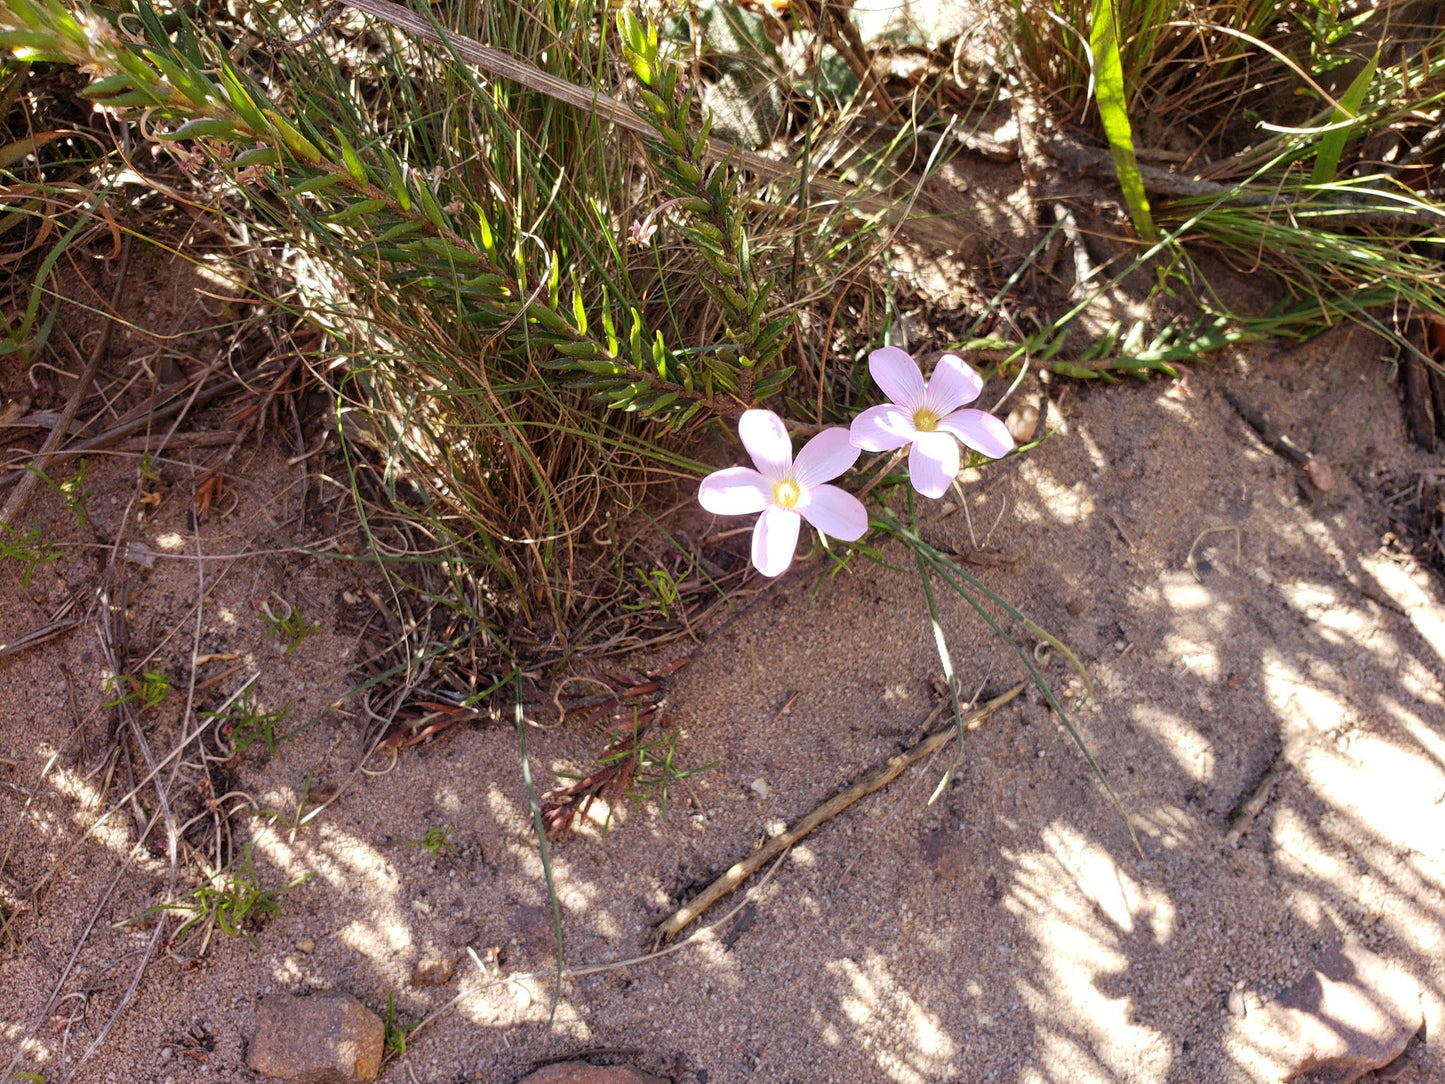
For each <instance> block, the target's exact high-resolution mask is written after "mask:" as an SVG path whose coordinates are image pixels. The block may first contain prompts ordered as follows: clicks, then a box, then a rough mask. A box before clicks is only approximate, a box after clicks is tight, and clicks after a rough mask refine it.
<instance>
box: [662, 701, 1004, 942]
mask: <svg viewBox="0 0 1445 1084" xmlns="http://www.w3.org/2000/svg"><path fill="white" fill-rule="evenodd" d="M1026 684H1027V682H1022V681H1021V682H1019V683H1018V684H1017V685H1015V686H1014V687H1013V688H1012V689H1010V690H1009V691H1008V692H1006V693H1004V694H1003V695H1002V696H996V697H994V698H993V699H992V700H990V701H988V703H986V704H983V705H981V706H979V707H977V708H974V709H973V710H972V711H971V712H969V713H968V714H967V715H965V716H964V717H963V729H964V730H965V731H971V730H977V729H978V728H979V727H980V726H981V725H982V724H983V721H984V720H985V719H987V718H988V717H989V716H990V715H992V714H993V713H994V712H996V711H998V709H999V708H1001V707H1003V706H1004V705H1005V704H1007V703H1008V702H1009V701H1010V700H1012V699H1013V698H1014V697H1016V696H1018V695H1019V693H1021V692H1023V691H1024V687H1025V685H1026ZM945 706H946V705H939V707H938V708H936V709H935V710H934V712H933V714H932V715H930V716H929V717H928V721H927V723H925V724H924V725H925V726H926V725H928V723H932V722H933V721H934V720H935V719H937V718H938V717H939V716H940V715H941V714H943V711H944V708H945ZM957 734H958V728H957V727H953V726H950V727H948V728H946V729H944V730H940V731H937V732H936V733H933V734H930V735H928V737H926V738H924V739H923V740H922V741H921V742H919V743H918V744H917V745H915V746H914V747H913V748H911V749H908V750H905V751H904V752H902V753H898V754H897V755H895V756H891V757H889V758H888V759H887V760H885V761H884V762H883V763H882V764H879V765H878V766H877V767H875V768H873V769H871V770H870V771H868V772H867V773H866V774H864V775H863V776H861V777H859V778H858V779H857V780H855V781H854V782H853V783H852V784H851V785H850V786H849V787H848V788H847V789H846V790H843V791H841V792H839V793H838V794H835V795H833V797H831V798H829V799H828V800H827V801H826V802H824V803H823V804H822V805H820V806H818V807H817V808H816V809H814V810H813V811H812V812H811V813H809V814H808V815H807V816H805V817H804V818H803V819H802V820H800V821H798V822H797V823H795V824H794V825H793V826H792V827H790V828H789V829H788V830H787V831H786V832H784V833H783V834H782V835H780V836H776V837H774V838H773V839H770V840H768V841H767V842H766V843H764V844H763V845H762V846H761V847H759V848H758V849H757V850H756V851H754V852H753V853H752V854H750V855H748V857H746V858H744V859H743V860H742V861H741V862H738V863H737V864H736V865H734V866H733V867H732V868H731V869H730V870H728V871H727V872H726V873H724V874H723V875H722V876H721V877H719V878H718V879H717V880H716V881H714V882H713V883H712V884H710V885H708V886H707V887H706V888H704V889H703V890H702V891H701V892H699V893H698V894H697V895H696V896H694V897H693V898H692V900H691V902H689V903H688V904H686V905H685V906H683V907H680V908H678V909H677V911H676V912H674V913H673V914H672V915H671V916H670V917H669V918H667V919H666V920H665V921H664V922H662V923H661V924H660V925H659V926H658V927H657V939H658V940H659V941H666V940H669V939H670V938H673V937H676V936H677V935H678V933H679V932H680V931H682V930H683V929H684V928H685V927H686V926H687V925H688V924H689V923H690V922H692V921H693V920H695V919H696V918H697V917H698V916H699V915H701V914H702V913H703V912H704V911H706V910H707V909H708V908H709V907H711V906H712V905H713V904H715V903H716V902H717V901H718V900H720V899H722V897H724V896H726V895H727V894H728V893H729V892H731V891H732V890H733V889H735V888H737V887H738V885H740V884H742V883H743V882H744V881H746V880H747V879H748V878H749V877H751V876H752V875H753V874H754V873H756V872H757V871H758V870H759V869H761V868H762V867H763V866H765V865H766V864H767V863H768V862H770V861H772V860H773V859H774V858H776V857H777V856H778V855H780V854H782V853H783V852H784V851H786V850H787V849H788V848H789V847H791V846H792V845H793V844H794V843H797V842H798V840H800V839H802V838H803V837H804V836H806V835H807V834H808V833H809V832H811V831H812V830H813V829H814V828H816V827H818V825H820V824H823V823H825V822H827V821H830V820H832V819H833V818H834V817H836V816H837V815H838V814H839V813H841V812H843V810H845V809H847V808H848V807H849V806H850V805H852V804H853V803H854V802H856V801H857V800H858V799H859V798H863V797H866V796H867V795H869V794H872V793H873V792H874V791H875V790H879V789H881V788H883V787H886V786H887V785H888V784H889V783H891V782H893V780H895V779H897V778H898V776H900V775H901V774H902V773H903V772H904V770H905V769H907V768H909V767H912V766H913V765H914V764H917V763H918V762H919V761H920V760H923V759H924V758H925V757H927V756H929V755H930V754H931V753H933V752H934V750H936V749H938V748H939V747H940V746H942V745H943V744H944V743H945V742H947V741H949V740H950V739H952V738H954V737H956V736H957Z"/></svg>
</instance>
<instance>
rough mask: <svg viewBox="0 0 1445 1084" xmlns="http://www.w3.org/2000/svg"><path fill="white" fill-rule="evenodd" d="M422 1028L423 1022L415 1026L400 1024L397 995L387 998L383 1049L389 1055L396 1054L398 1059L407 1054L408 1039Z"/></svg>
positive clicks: (418, 1022) (390, 995)
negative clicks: (397, 1018) (398, 1020)
mask: <svg viewBox="0 0 1445 1084" xmlns="http://www.w3.org/2000/svg"><path fill="white" fill-rule="evenodd" d="M420 1026H421V1021H417V1022H416V1023H415V1024H399V1023H397V1020H396V995H395V994H388V995H387V997H386V1031H385V1033H384V1038H383V1040H382V1048H383V1049H384V1050H385V1051H386V1052H387V1054H389V1055H391V1054H394V1055H396V1056H397V1057H400V1056H401V1055H403V1054H405V1053H406V1039H407V1036H408V1035H410V1034H411V1033H412V1032H413V1031H415V1030H416V1029H417V1028H418V1027H420Z"/></svg>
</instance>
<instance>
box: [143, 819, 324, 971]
mask: <svg viewBox="0 0 1445 1084" xmlns="http://www.w3.org/2000/svg"><path fill="white" fill-rule="evenodd" d="M314 876H315V874H313V873H308V874H306V875H305V876H302V877H297V878H295V879H294V880H292V881H289V882H288V883H287V884H285V885H282V886H281V887H279V888H263V887H262V886H261V883H260V881H259V879H258V878H257V876H256V862H255V859H254V858H253V857H252V855H251V844H249V843H248V844H246V846H245V848H244V849H243V850H242V852H241V858H240V860H239V861H238V862H236V864H235V866H234V867H233V868H232V869H231V870H230V872H225V871H223V872H222V873H220V874H217V875H216V877H213V878H212V879H211V880H212V883H211V884H204V885H202V886H201V887H200V888H198V889H196V890H195V892H193V893H192V894H191V898H190V899H188V900H182V901H178V902H176V903H163V904H160V905H159V906H157V907H152V908H149V909H148V910H147V911H146V912H145V913H146V914H151V913H153V912H155V911H183V912H186V913H187V914H189V915H190V916H191V917H190V918H188V919H186V921H185V922H183V923H181V927H180V929H178V930H176V932H175V934H174V935H173V936H172V937H171V944H172V945H181V944H184V943H185V941H186V939H187V938H188V937H189V936H190V935H191V932H192V931H193V930H194V929H195V928H196V927H197V926H199V925H202V924H207V925H209V924H211V923H214V924H215V925H216V926H217V927H218V928H219V929H220V931H221V932H222V933H224V934H226V935H227V936H230V937H234V936H236V935H237V934H240V935H241V936H242V937H244V938H246V940H247V941H250V942H251V944H252V945H254V946H256V947H257V948H259V947H260V944H259V943H258V942H257V940H256V938H255V936H254V935H253V934H252V933H251V931H250V930H248V929H247V928H246V927H247V926H248V925H254V924H256V923H257V922H258V921H260V920H262V919H264V918H267V917H270V916H272V915H279V914H280V913H281V904H280V902H279V900H280V898H281V894H282V893H283V892H289V891H290V890H291V889H293V888H295V887H297V886H298V885H301V884H304V883H305V882H307V881H309V880H310V879H311V878H312V877H314Z"/></svg>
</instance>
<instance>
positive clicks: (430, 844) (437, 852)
mask: <svg viewBox="0 0 1445 1084" xmlns="http://www.w3.org/2000/svg"><path fill="white" fill-rule="evenodd" d="M451 834H452V829H451V825H443V826H441V827H437V828H428V829H427V830H426V831H425V832H423V833H422V834H421V838H419V839H409V840H407V841H406V845H407V846H408V847H420V848H421V849H422V850H424V851H426V852H427V853H428V854H430V855H431V856H432V857H433V858H438V857H441V856H443V855H454V854H456V853H457V849H456V847H455V846H453V845H452V842H451V839H450V837H451Z"/></svg>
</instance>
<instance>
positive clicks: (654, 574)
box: [621, 568, 682, 621]
mask: <svg viewBox="0 0 1445 1084" xmlns="http://www.w3.org/2000/svg"><path fill="white" fill-rule="evenodd" d="M635 571H636V573H637V578H638V579H639V580H641V581H642V586H643V589H644V590H646V591H647V598H646V599H645V600H644V601H642V602H633V603H622V604H621V605H622V608H623V609H624V610H642V609H646V608H647V607H649V606H653V607H656V609H657V611H658V613H660V614H662V616H663V619H664V620H667V621H670V620H672V612H673V610H674V609H676V608H677V607H678V606H679V605H680V604H681V603H682V592H681V590H680V589H679V584H678V582H677V577H676V576H674V575H673V574H672V573H671V572H669V571H668V570H667V569H665V568H654V569H652V570H651V571H650V572H644V571H643V570H642V569H640V568H639V569H635Z"/></svg>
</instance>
